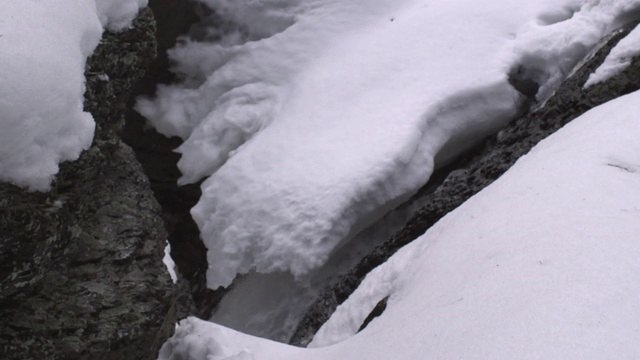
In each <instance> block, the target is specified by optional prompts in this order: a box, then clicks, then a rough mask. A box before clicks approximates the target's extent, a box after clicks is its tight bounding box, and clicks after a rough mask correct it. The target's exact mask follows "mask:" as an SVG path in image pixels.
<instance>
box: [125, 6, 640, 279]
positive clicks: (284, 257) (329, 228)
mask: <svg viewBox="0 0 640 360" xmlns="http://www.w3.org/2000/svg"><path fill="white" fill-rule="evenodd" d="M202 1H203V2H205V3H207V4H209V5H211V6H212V7H213V8H214V9H216V11H217V12H218V13H219V14H220V15H221V16H222V17H223V18H226V19H231V20H232V21H236V22H237V23H239V24H238V29H239V30H238V31H236V32H229V33H227V34H223V35H222V37H221V39H220V40H219V42H217V43H196V42H191V43H187V44H186V45H184V46H181V47H178V48H177V49H175V50H173V52H172V57H173V58H174V60H176V62H177V66H176V71H177V72H178V73H180V74H181V75H183V77H184V78H185V81H184V82H183V83H182V84H179V85H173V86H162V87H160V88H159V89H158V98H157V99H155V100H149V99H146V100H145V99H143V100H141V101H139V103H138V105H137V109H138V110H139V111H140V112H141V113H142V114H143V115H145V116H146V117H147V118H149V119H150V120H151V122H152V123H153V124H154V125H155V126H156V127H157V129H158V130H159V131H161V132H163V133H164V134H167V135H178V136H181V137H182V138H184V139H185V143H184V144H183V145H182V146H181V147H180V148H179V152H181V153H182V159H181V160H180V163H179V164H178V165H179V167H180V169H181V171H182V172H183V174H184V175H183V178H182V179H181V183H190V182H195V181H197V180H198V179H200V178H202V177H207V176H209V178H208V179H207V180H206V181H205V182H204V184H203V185H202V190H203V195H202V197H201V199H200V201H199V203H198V204H197V205H196V207H195V208H193V210H192V214H193V217H194V219H195V220H196V222H197V224H198V226H199V228H200V230H201V234H202V237H203V239H204V241H205V244H206V245H207V248H208V261H209V270H208V274H207V278H208V285H209V286H210V287H212V288H216V287H218V286H226V285H229V284H230V283H231V281H232V280H233V278H234V277H235V276H236V274H238V273H247V272H248V271H250V270H252V269H256V270H257V271H258V272H275V271H289V272H291V273H293V274H294V275H296V276H300V275H303V274H305V273H308V272H309V271H310V270H312V269H314V268H317V267H318V266H320V265H322V264H323V263H324V262H325V261H326V260H327V258H328V257H329V255H330V254H331V252H332V251H333V250H334V249H335V248H336V247H338V246H340V245H341V244H343V243H344V242H345V241H346V240H347V239H349V238H350V237H351V236H352V235H353V234H355V233H356V232H358V231H359V230H361V229H362V228H363V227H365V226H367V225H369V224H370V223H371V222H372V221H373V220H375V219H376V218H378V217H380V216H381V215H383V214H384V213H385V212H386V211H387V210H388V209H390V208H391V207H392V206H394V205H396V204H397V203H398V202H399V201H401V200H402V199H404V198H406V197H407V196H409V195H410V194H412V193H413V192H414V191H416V190H417V189H418V188H419V187H420V186H421V185H422V184H424V183H425V182H426V181H427V179H428V178H429V176H430V174H431V171H432V169H433V167H434V163H435V165H437V164H439V163H443V162H446V161H448V160H449V159H451V157H453V156H455V154H456V153H459V152H460V151H462V150H463V149H465V148H467V147H469V146H470V145H471V144H472V143H473V142H474V141H476V140H477V139H478V138H480V137H482V136H484V135H486V134H487V133H489V132H491V131H494V130H496V129H497V128H498V127H500V126H501V125H503V124H504V123H505V122H506V121H508V120H509V119H510V118H511V117H512V116H513V115H514V114H515V113H516V111H517V107H518V102H519V95H518V94H517V92H516V91H515V90H514V89H513V88H512V87H511V86H510V85H509V83H508V81H507V74H508V73H509V72H510V71H512V70H515V69H516V68H517V67H518V66H519V67H520V69H519V70H520V76H524V77H531V78H534V79H535V80H536V81H538V82H539V83H541V85H542V88H541V93H542V94H545V93H548V92H549V91H551V90H552V89H553V86H554V85H555V84H557V83H558V81H560V80H562V79H563V78H564V77H565V76H566V74H567V73H568V72H569V71H570V69H571V68H572V66H573V65H574V64H575V63H576V62H577V61H578V60H579V59H580V58H582V57H583V56H584V55H585V54H586V53H587V52H588V50H589V49H590V47H591V46H593V45H594V44H595V43H596V42H597V41H598V39H599V38H600V37H601V36H603V35H604V34H606V33H607V32H608V31H609V30H611V28H613V27H615V26H617V25H619V22H620V21H621V20H622V19H623V17H622V15H625V14H627V13H628V12H629V11H631V10H633V9H635V8H637V5H638V4H639V3H640V2H638V1H630V0H626V1H611V0H610V1H578V0H563V1H557V0H542V1H541V0H536V1H533V0H530V1H517V2H515V1H511V0H484V1H468V0H434V1H424V0H400V1H388V0H363V1H351V0H306V1H296V0H266V1H260V2H256V1H249V0H244V1H225V0H202Z"/></svg>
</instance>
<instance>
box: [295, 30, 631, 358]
mask: <svg viewBox="0 0 640 360" xmlns="http://www.w3.org/2000/svg"><path fill="white" fill-rule="evenodd" d="M636 24H637V23H632V24H629V25H626V26H625V27H623V28H622V29H620V30H617V31H615V32H614V33H612V34H611V35H610V36H609V37H607V38H605V39H603V40H602V42H601V43H600V44H599V45H598V47H596V51H595V52H594V53H593V54H591V55H590V56H588V57H587V58H586V59H584V60H583V61H582V62H581V63H580V64H579V65H578V66H577V67H576V70H574V72H573V73H572V74H571V75H570V76H569V77H568V78H567V79H566V80H565V81H564V82H563V83H562V84H561V85H560V86H559V88H558V89H557V90H556V92H555V93H554V94H553V95H552V96H551V97H550V98H549V99H548V100H547V101H546V102H544V103H542V104H538V105H534V106H533V107H532V109H531V110H530V111H528V112H527V113H526V114H525V115H523V116H521V117H519V118H517V119H515V120H514V121H512V122H511V123H510V124H509V125H508V126H507V127H506V128H504V129H503V130H502V131H500V132H499V133H498V134H496V135H494V136H492V137H491V138H489V139H487V140H486V141H485V142H484V144H483V145H481V146H479V147H478V148H476V149H475V150H473V151H471V152H469V153H468V154H467V155H466V156H463V157H462V158H461V159H459V160H457V161H456V162H455V163H454V164H452V165H450V166H447V168H446V169H443V170H442V171H440V173H436V174H434V176H433V177H432V181H430V183H428V184H427V185H426V186H425V187H424V188H423V189H422V190H421V191H419V192H418V194H416V195H415V196H414V197H413V198H412V199H410V200H409V202H408V204H405V205H404V206H405V207H407V206H415V207H418V210H417V211H416V212H415V213H413V215H412V216H411V217H410V218H409V219H408V220H407V222H406V223H405V224H404V226H403V227H402V228H401V229H400V230H399V231H398V232H396V233H395V234H394V235H393V236H391V237H390V238H389V239H388V240H387V241H385V242H384V243H383V244H382V245H380V246H378V247H377V248H375V249H374V250H373V251H372V252H371V253H369V254H368V255H367V256H365V257H364V258H363V259H362V260H361V261H360V263H359V264H358V265H356V266H355V267H354V268H353V269H352V270H351V271H349V272H348V273H347V274H344V275H343V276H341V277H340V278H339V279H338V280H337V281H336V282H335V283H334V284H333V285H332V286H330V287H328V288H326V289H324V290H323V291H322V293H321V295H320V296H319V297H318V298H317V300H316V301H315V303H314V304H313V305H312V306H311V307H310V308H309V309H308V310H307V312H306V314H305V316H304V317H303V318H302V320H301V321H300V323H299V325H298V327H297V329H296V331H295V333H294V335H293V336H292V338H291V340H290V343H291V344H293V345H299V346H306V345H307V344H308V343H309V342H310V341H311V339H312V337H313V335H314V334H315V333H316V332H317V330H318V329H319V328H320V327H321V326H322V325H323V324H324V323H325V322H326V321H327V320H328V319H329V317H330V316H331V314H333V312H334V311H335V309H336V307H337V306H338V305H340V304H341V303H342V302H344V301H345V300H346V299H347V298H348V297H349V295H351V293H353V291H355V289H356V288H357V287H358V285H359V284H360V282H361V281H362V279H363V278H364V277H365V276H366V275H367V274H368V273H369V272H370V271H371V270H372V269H374V268H375V267H377V266H378V265H380V264H382V263H384V262H385V261H386V260H387V259H388V258H389V257H390V256H391V255H393V254H394V253H395V252H396V251H397V250H398V249H400V248H401V247H402V246H404V245H406V244H408V243H409V242H411V241H413V240H415V239H416V238H418V237H419V236H420V235H422V234H424V233H425V232H426V231H427V230H428V229H429V228H430V227H431V226H433V225H434V224H435V223H436V222H437V221H438V220H440V219H441V218H442V217H443V216H444V215H446V214H447V213H449V212H450V211H452V210H454V209H455V208H457V207H458V206H460V205H461V204H462V203H463V202H464V201H466V200H467V199H469V198H470V197H471V196H473V195H475V194H476V193H478V192H479V191H480V190H482V189H483V188H485V187H487V186H488V185H489V184H491V183H492V182H493V181H494V180H496V179H497V178H498V177H499V176H501V175H502V174H504V173H505V172H506V171H507V170H508V169H509V168H510V167H511V166H512V165H513V164H514V163H515V162H516V160H518V158H520V157H521V156H523V155H525V154H526V153H527V152H528V151H529V150H531V148H533V147H534V146H535V145H536V144H537V143H538V142H540V141H541V140H542V139H544V138H545V137H547V136H549V135H550V134H552V133H554V132H555V131H556V130H558V129H560V128H561V127H562V126H564V125H565V124H567V123H568V122H570V121H571V120H573V119H575V118H577V117H578V116H580V115H582V114H583V113H585V112H586V111H588V110H590V109H592V108H594V107H596V106H598V105H600V104H602V103H604V102H607V101H609V100H612V99H615V98H617V97H620V96H623V95H625V94H628V93H630V92H633V91H635V90H638V89H640V57H636V58H635V59H634V60H633V62H632V64H631V65H630V66H629V67H628V68H627V69H625V70H624V71H623V72H622V73H620V74H618V75H616V76H614V77H612V78H610V79H608V80H607V81H605V82H602V83H599V84H596V85H594V86H591V87H589V88H586V89H584V88H583V85H584V83H585V82H586V81H587V79H588V78H589V75H590V74H591V73H592V72H593V71H595V69H597V68H598V66H599V65H600V64H601V63H602V62H603V61H604V59H605V58H606V56H607V55H608V54H609V52H610V51H611V49H612V48H613V47H614V46H615V44H616V43H617V42H618V41H619V40H621V39H622V38H624V37H625V36H626V35H627V34H628V33H629V32H630V31H631V30H632V29H633V28H635V26H636ZM525 95H529V96H530V95H531V94H525ZM415 204H419V206H416V205H415Z"/></svg>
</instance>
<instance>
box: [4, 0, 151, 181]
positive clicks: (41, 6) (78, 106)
mask: <svg viewBox="0 0 640 360" xmlns="http://www.w3.org/2000/svg"><path fill="white" fill-rule="evenodd" d="M142 3H143V1H139V0H136V1H129V0H125V1H103V0H101V1H98V4H99V9H98V11H99V14H100V18H101V19H102V20H103V24H104V25H106V26H108V27H109V28H110V29H121V28H123V27H124V26H126V24H127V23H128V21H129V20H131V19H132V18H133V17H134V16H135V14H136V13H137V11H138V8H137V6H139V5H142ZM134 4H136V5H135V6H134ZM101 34H102V27H101V23H100V21H99V20H98V16H97V15H96V7H95V4H94V3H93V1H86V0H40V1H36V0H20V1H2V2H0V114H2V116H1V117H0V181H8V182H11V183H14V184H16V185H19V186H23V187H28V188H29V189H31V190H47V189H48V188H49V184H50V183H51V180H52V179H53V176H54V175H55V174H56V173H57V172H58V163H60V162H62V161H65V160H74V159H76V158H77V157H78V156H79V154H80V152H81V151H82V150H84V149H87V148H88V147H89V146H90V145H91V141H92V139H93V131H94V127H95V124H94V122H93V118H92V117H91V115H90V114H88V113H86V112H84V111H82V107H83V94H84V67H85V61H86V58H87V57H88V56H89V55H91V53H92V52H93V50H94V49H95V47H96V46H97V45H98V42H99V41H100V37H101Z"/></svg>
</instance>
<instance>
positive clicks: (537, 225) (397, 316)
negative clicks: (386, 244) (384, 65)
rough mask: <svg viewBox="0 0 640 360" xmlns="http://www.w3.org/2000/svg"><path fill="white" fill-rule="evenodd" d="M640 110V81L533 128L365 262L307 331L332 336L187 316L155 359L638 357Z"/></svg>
mask: <svg viewBox="0 0 640 360" xmlns="http://www.w3.org/2000/svg"><path fill="white" fill-rule="evenodd" d="M639 112H640V92H636V93H633V94H630V95H627V96H625V97H622V98H619V99H617V100H614V101H612V102H609V103H607V104H604V105H602V106H600V107H598V108H595V109H594V110H592V111H589V112H588V113H586V114H584V115H583V116H581V117H580V118H578V119H576V120H574V121H573V122H572V123H570V124H569V125H567V126H565V127H564V128H563V129H561V130H560V131H558V132H557V133H556V134H554V135H552V136H551V137H549V138H548V139H546V140H544V141H542V142H541V143H540V144H539V145H538V146H536V147H535V148H534V149H533V150H532V151H531V152H530V153H529V154H528V155H526V156H525V157H523V158H522V159H520V160H519V161H518V162H517V163H516V165H514V167H513V168H512V169H510V170H509V171H508V172H507V173H506V174H505V175H504V176H502V177H501V178H500V179H498V180H497V181H496V182H494V183H493V184H492V185H490V186H489V187H487V188H486V189H485V190H483V191H482V192H480V193H479V194H477V195H476V196H474V197H473V198H471V199H470V200H469V201H467V202H466V203H465V204H463V205H462V206H460V207H459V208H458V209H456V210H455V211H453V212H451V213H450V214H448V215H447V216H446V217H444V218H443V219H442V220H441V221H439V222H438V223H437V224H436V225H435V226H434V227H432V228H431V229H430V230H429V231H427V233H426V234H425V235H423V236H422V237H420V238H419V239H418V240H416V241H414V242H413V243H411V244H409V245H407V246H405V247H404V248H403V249H401V250H400V251H399V252H398V253H396V254H395V255H394V256H393V257H392V258H391V259H390V260H389V261H388V262H387V263H385V264H383V265H381V266H380V267H378V268H377V269H376V270H374V272H372V273H371V274H370V275H369V276H368V277H367V278H366V279H365V280H364V282H363V283H362V285H361V286H360V287H359V289H358V290H357V291H356V292H355V293H354V294H353V295H352V296H351V297H350V298H349V299H348V300H347V301H346V302H345V303H344V304H343V305H342V306H340V307H339V309H338V310H337V311H336V313H335V314H334V315H333V316H332V317H331V319H330V320H329V322H328V323H327V324H325V326H324V327H323V328H322V329H321V331H320V332H319V333H318V335H317V336H316V338H315V339H314V343H313V344H314V345H315V346H324V345H328V344H334V345H331V346H326V347H320V348H314V349H299V348H294V347H291V346H287V345H283V344H277V343H273V342H271V341H268V340H264V339H260V338H255V337H251V336H248V335H243V334H240V333H237V332H235V331H233V330H230V329H226V328H224V327H221V326H219V325H216V324H213V323H206V322H203V321H201V320H197V319H194V318H190V319H187V320H185V321H183V322H182V323H181V324H180V326H179V327H178V329H177V331H176V334H175V336H174V337H173V338H172V339H170V340H169V341H168V342H167V343H166V344H165V345H164V347H163V349H162V351H161V355H160V359H163V360H164V359H183V358H189V359H193V360H198V359H224V358H229V359H260V360H270V359H274V360H275V359H278V360H286V359H309V360H314V359H390V358H393V359H407V360H410V359H425V358H428V359H577V358H579V359H605V358H616V359H633V358H638V357H640V347H638V344H639V343H640V328H639V326H638V322H637V319H638V318H639V317H640V297H638V296H637V294H639V293H640V283H639V282H638V281H637V279H638V278H639V277H640V264H639V263H638V261H637V259H638V257H639V256H640V242H639V241H638V234H640V222H638V215H639V213H640V207H639V205H638V204H640V191H639V190H638V189H640V143H639V142H638V141H637V139H638V136H640V122H638V121H637V114H638V113H639ZM387 295H390V298H389V300H388V305H387V308H386V310H385V312H384V313H383V314H382V315H381V316H380V317H378V318H376V319H374V320H373V321H372V322H371V323H370V324H369V325H368V327H367V328H366V329H364V330H363V331H362V332H360V333H359V334H357V335H355V336H351V335H353V334H354V333H355V332H356V331H357V329H358V327H359V326H360V324H361V323H362V321H363V320H364V317H365V316H366V315H367V313H368V312H369V311H370V310H371V309H372V308H373V306H374V305H375V303H377V301H379V300H380V299H382V298H383V297H386V296H387ZM340 340H343V341H342V342H339V343H336V342H337V341H340ZM234 356H236V357H234Z"/></svg>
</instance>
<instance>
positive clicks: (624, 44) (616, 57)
mask: <svg viewBox="0 0 640 360" xmlns="http://www.w3.org/2000/svg"><path fill="white" fill-rule="evenodd" d="M639 54H640V27H636V28H635V29H633V31H631V32H630V33H629V35H627V36H626V37H625V38H624V39H622V40H620V41H619V42H618V44H616V46H615V47H614V48H613V49H612V50H611V52H610V53H609V55H608V56H607V58H606V59H605V60H604V62H603V63H602V65H600V67H598V69H597V70H596V71H595V72H594V73H593V74H591V76H589V80H587V82H586V83H585V84H584V87H585V89H586V88H588V87H590V86H592V85H595V84H598V83H600V82H603V81H606V80H607V79H609V78H611V77H613V76H615V75H617V74H619V73H620V72H622V71H623V70H624V69H626V68H627V67H628V66H629V65H631V60H632V59H633V58H634V57H637V56H638V55H639Z"/></svg>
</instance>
